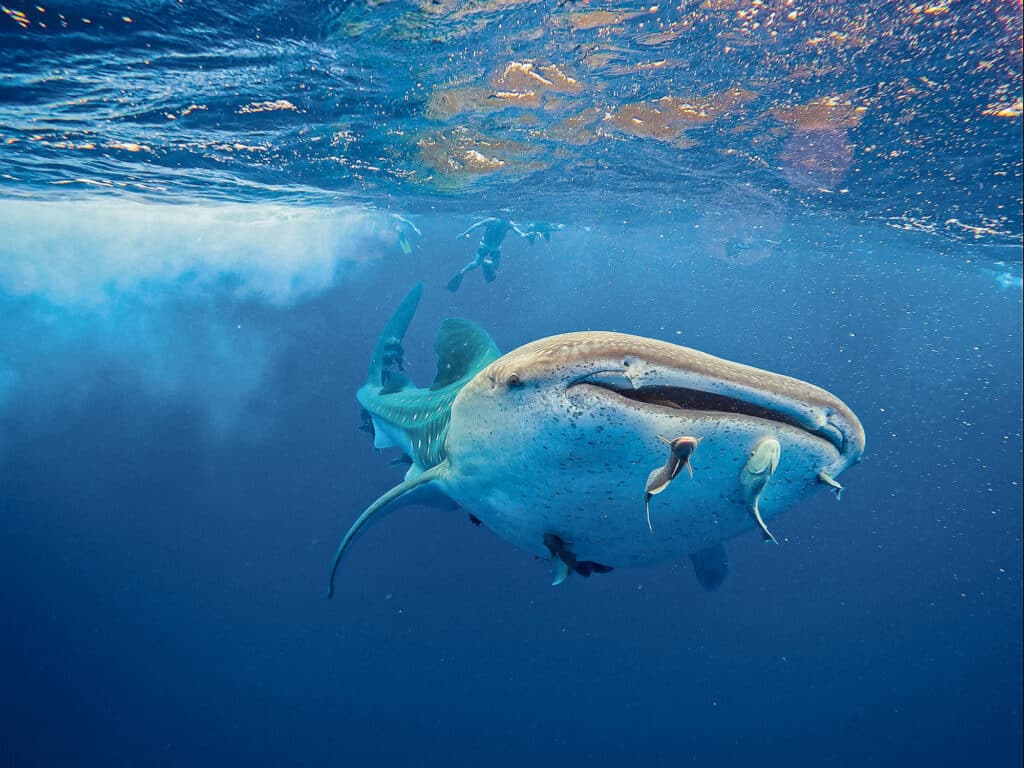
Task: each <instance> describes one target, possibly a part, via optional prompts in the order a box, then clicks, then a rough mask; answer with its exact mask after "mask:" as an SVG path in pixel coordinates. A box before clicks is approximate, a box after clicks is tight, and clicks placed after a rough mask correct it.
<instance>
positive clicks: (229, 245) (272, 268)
mask: <svg viewBox="0 0 1024 768" xmlns="http://www.w3.org/2000/svg"><path fill="white" fill-rule="evenodd" d="M0 222H3V225H2V232H0V407H4V406H8V405H10V404H11V403H12V402H14V400H15V399H16V398H18V397H21V398H27V399H28V401H29V402H30V403H35V404H41V403H44V402H46V400H47V398H51V397H55V398H57V399H58V401H59V402H63V403H66V402H67V398H68V396H69V393H81V392H83V391H87V390H88V387H87V386H84V387H83V383H82V381H81V378H82V375H83V373H82V372H83V371H88V370H90V366H93V367H95V365H96V363H97V361H101V362H114V363H116V364H117V365H119V366H122V367H123V368H124V369H126V370H128V371H130V372H131V374H132V375H134V377H135V378H136V379H137V380H138V381H139V382H141V383H142V385H143V386H144V388H145V390H146V392H147V394H148V395H149V396H151V397H153V398H154V399H159V400H177V401H179V402H186V403H187V404H188V405H189V406H191V407H195V408H197V409H198V410H200V411H202V412H204V413H205V414H206V415H207V417H208V422H209V424H210V425H211V426H212V427H213V428H214V429H215V430H217V431H224V430H230V429H232V428H233V427H235V426H237V424H236V422H237V421H238V417H239V416H240V415H241V414H242V413H243V412H244V408H245V403H246V402H247V400H250V399H251V398H252V396H253V395H254V394H255V393H256V392H257V391H258V389H259V387H260V386H261V384H262V383H263V381H264V377H265V375H266V372H267V370H268V367H269V365H270V364H271V363H272V361H273V359H274V355H275V353H276V350H275V349H273V345H272V343H271V342H270V341H269V340H268V339H266V338H263V337H262V336H261V335H260V334H259V333H258V332H256V331H253V330H250V329H244V328H241V327H236V326H235V325H234V324H233V321H232V320H231V319H230V318H229V317H227V316H226V314H225V313H224V312H216V311H203V309H204V307H203V305H204V302H205V303H209V302H210V300H211V299H213V298H217V299H222V298H223V297H228V298H231V299H236V300H240V301H244V302H263V303H265V304H268V305H273V306H275V307H286V306H288V305H291V304H294V303H296V302H299V301H302V300H304V299H308V298H310V297H313V296H315V295H317V294H319V293H321V292H323V291H325V290H327V289H329V288H330V287H331V286H333V285H335V284H336V283H337V281H338V280H339V279H343V276H344V274H345V273H346V272H347V271H349V270H351V269H354V268H357V267H358V265H359V264H360V263H363V262H366V261H369V260H372V259H375V258H379V257H380V256H382V255H385V254H387V253H390V252H392V251H396V250H397V249H398V245H397V242H396V233H395V229H394V224H395V220H394V219H393V218H392V217H390V216H389V215H388V214H381V213H373V212H369V211H365V210H362V209H357V208H352V207H342V208H335V209H331V208H308V207H307V208H300V207H288V206H283V205H242V204H230V205H229V204H225V205H162V204H152V203H133V202H127V201H116V200H107V199H97V200H88V201H63V202H36V201H24V200H6V201H0ZM93 386H105V384H101V383H94V384H93Z"/></svg>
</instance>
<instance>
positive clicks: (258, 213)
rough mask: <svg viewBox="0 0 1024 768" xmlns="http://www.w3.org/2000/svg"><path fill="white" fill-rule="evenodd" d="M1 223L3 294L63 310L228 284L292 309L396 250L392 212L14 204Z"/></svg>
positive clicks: (5, 205) (5, 206)
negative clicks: (342, 275) (124, 296)
mask: <svg viewBox="0 0 1024 768" xmlns="http://www.w3.org/2000/svg"><path fill="white" fill-rule="evenodd" d="M0 221H3V222H4V226H3V229H4V231H3V235H2V237H0V289H2V290H3V291H4V292H6V293H7V294H8V295H14V296H27V295H32V296H39V297H43V298H45V299H47V300H48V301H50V302H52V303H54V304H58V305H64V306H66V305H70V304H75V305H83V304H96V303H102V302H104V301H105V300H106V299H108V298H109V297H110V295H111V294H115V295H116V294H121V293H124V292H126V291H136V290H140V289H145V288H146V287H147V286H150V287H158V288H159V287H165V286H169V285H174V284H179V283H180V284H187V285H190V286H193V287H194V286H200V287H203V286H210V285H212V284H214V283H216V282H218V281H221V280H223V279H224V278H230V279H232V280H233V281H237V286H238V287H237V291H238V293H239V294H241V295H244V296H246V297H252V298H257V299H263V300H266V301H269V302H272V303H274V304H287V303H291V302H293V301H295V300H297V299H301V298H304V297H306V296H309V295H312V294H316V293H318V292H320V291H322V290H324V289H326V288H328V287H330V286H331V285H332V284H333V282H334V280H335V278H336V277H337V273H338V270H339V269H341V268H342V267H344V266H345V265H346V264H353V263H357V262H359V261H363V260H366V259H368V258H373V257H374V255H379V254H380V253H382V252H383V251H384V250H385V249H386V248H389V247H397V246H396V245H395V238H396V235H395V232H394V228H393V225H392V219H391V218H390V217H389V216H388V215H387V214H380V213H372V212H368V211H364V210H362V209H357V208H353V207H342V208H326V207H320V208H313V207H289V206H283V205H244V204H222V205H213V204H210V205H160V204H152V203H133V202H125V201H114V200H103V199H98V200H90V201H82V202H78V201H68V202H34V201H23V200H7V201H0Z"/></svg>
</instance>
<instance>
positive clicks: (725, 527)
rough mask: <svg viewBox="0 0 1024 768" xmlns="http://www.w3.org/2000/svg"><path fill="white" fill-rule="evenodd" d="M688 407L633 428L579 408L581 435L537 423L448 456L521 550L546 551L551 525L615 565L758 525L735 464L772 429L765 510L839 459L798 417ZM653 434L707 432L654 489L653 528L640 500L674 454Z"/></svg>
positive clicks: (478, 505) (797, 495) (490, 519)
mask: <svg viewBox="0 0 1024 768" xmlns="http://www.w3.org/2000/svg"><path fill="white" fill-rule="evenodd" d="M686 413H687V414H688V415H687V416H686V417H685V418H683V417H682V416H677V415H674V414H668V415H663V414H656V415H654V416H651V417H650V418H649V423H647V424H643V425H641V428H640V429H637V424H636V423H635V421H633V422H630V423H629V425H628V427H629V429H628V430H626V429H625V428H624V427H625V426H626V425H625V424H623V425H621V426H622V427H623V428H618V427H617V426H616V425H609V424H607V423H601V422H597V421H594V422H593V423H588V422H587V420H586V417H583V418H582V419H580V420H578V421H577V428H576V430H575V431H576V432H578V435H577V436H576V437H575V439H565V440H562V439H555V436H551V435H541V434H536V435H534V436H532V437H524V439H523V440H522V441H521V442H520V443H519V444H518V445H516V446H507V447H506V450H505V451H504V452H502V454H501V455H500V456H498V457H496V456H495V454H494V452H493V451H492V452H490V455H489V458H484V459H483V460H481V459H480V457H479V456H474V457H468V458H469V461H468V463H467V462H463V461H462V459H463V458H464V457H459V456H452V457H451V459H452V460H453V469H455V470H456V471H455V473H454V476H455V478H456V481H455V482H453V483H452V485H451V487H450V489H449V492H450V494H451V495H452V497H453V498H454V499H455V500H456V501H457V502H458V503H459V504H460V505H461V506H462V507H464V508H465V509H467V510H468V511H470V512H472V513H473V514H474V515H476V516H477V517H478V518H480V520H481V521H483V523H484V524H486V525H487V526H488V527H489V528H491V529H492V530H493V531H494V532H495V533H497V534H498V535H499V536H501V537H502V538H503V539H505V540H507V541H509V542H510V543H512V544H514V545H516V546H518V547H520V548H522V549H524V550H527V551H529V552H533V553H535V554H539V555H546V554H548V552H547V549H546V547H545V546H544V543H543V541H544V534H546V533H552V534H555V535H557V536H559V537H560V538H561V539H562V540H563V541H564V542H566V543H567V545H568V546H569V547H570V548H571V550H572V551H573V552H574V553H575V555H576V557H577V558H578V559H580V560H592V561H594V562H597V563H602V564H604V565H609V566H614V567H619V566H627V565H643V564H649V563H655V562H658V561H661V560H666V559H675V558H680V557H683V556H685V555H688V554H691V553H694V552H697V551H699V550H701V549H704V548H705V547H707V546H709V545H711V544H714V543H717V542H721V541H725V540H727V539H730V538H733V537H734V536H737V535H740V534H742V533H744V532H746V531H748V530H752V529H753V528H754V527H755V523H754V519H753V517H752V514H751V508H750V505H749V503H748V502H747V500H746V499H745V497H744V492H743V487H742V486H741V484H740V472H741V470H742V469H743V467H744V465H745V464H746V462H747V460H748V458H749V457H750V455H751V453H752V452H753V450H754V447H755V446H756V445H757V444H758V443H759V442H760V441H761V440H763V439H765V438H767V437H774V438H775V439H777V440H778V441H779V443H780V444H781V447H782V452H781V458H780V461H779V464H778V467H777V469H776V471H775V473H774V475H773V476H772V478H771V480H770V481H769V482H768V484H767V486H766V487H765V489H764V490H763V492H762V493H761V496H760V499H759V508H760V511H761V514H762V516H763V517H764V518H765V520H766V521H769V522H770V521H771V519H772V518H773V517H775V516H776V515H778V514H779V513H780V512H782V511H784V510H786V509H788V508H790V507H792V506H793V505H794V504H796V503H797V502H799V501H800V500H801V499H803V498H805V497H807V496H809V495H811V494H812V493H814V492H816V491H817V490H819V489H820V488H821V487H822V486H821V485H820V483H818V482H817V474H818V472H819V471H820V470H821V469H823V468H825V467H827V466H829V465H830V464H831V463H832V462H833V461H834V460H835V456H836V454H835V451H834V450H833V449H832V448H831V446H830V445H829V444H828V443H826V442H824V441H822V440H819V439H817V438H810V437H809V436H808V435H807V434H806V433H804V432H802V431H801V430H799V429H797V428H795V427H790V426H787V425H783V424H778V423H776V422H768V421H758V420H754V419H748V420H741V421H737V420H735V419H732V420H726V421H723V420H720V419H718V418H716V417H715V416H714V415H713V414H709V415H705V416H700V415H695V414H692V412H686ZM596 426H601V427H602V429H601V430H600V431H599V430H597V429H595V427H596ZM658 434H662V435H664V436H665V437H667V438H669V439H672V438H676V437H680V436H681V435H684V434H689V435H693V436H694V437H701V438H703V440H702V442H701V443H700V445H699V446H698V448H697V450H696V451H695V453H694V455H693V457H692V459H691V464H692V466H693V470H694V476H693V477H692V478H691V477H690V476H689V475H688V474H687V472H686V471H685V470H684V471H682V472H680V473H679V475H678V476H677V477H676V478H675V480H673V481H672V483H671V484H670V485H669V486H668V487H667V488H666V489H665V490H664V491H663V492H662V493H660V494H658V495H655V496H653V497H652V498H651V500H650V508H651V524H652V527H653V531H652V530H651V529H649V528H648V525H647V518H646V515H645V511H644V496H645V486H646V483H647V478H648V476H649V474H650V473H651V471H652V470H653V469H655V468H656V467H658V466H661V465H662V464H664V463H665V461H666V459H667V458H668V449H667V447H666V446H665V445H663V444H662V443H661V442H660V441H658V439H657V435H658ZM819 444H820V445H819ZM815 449H817V452H816V451H815ZM463 469H464V470H465V471H462V470H463Z"/></svg>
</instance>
